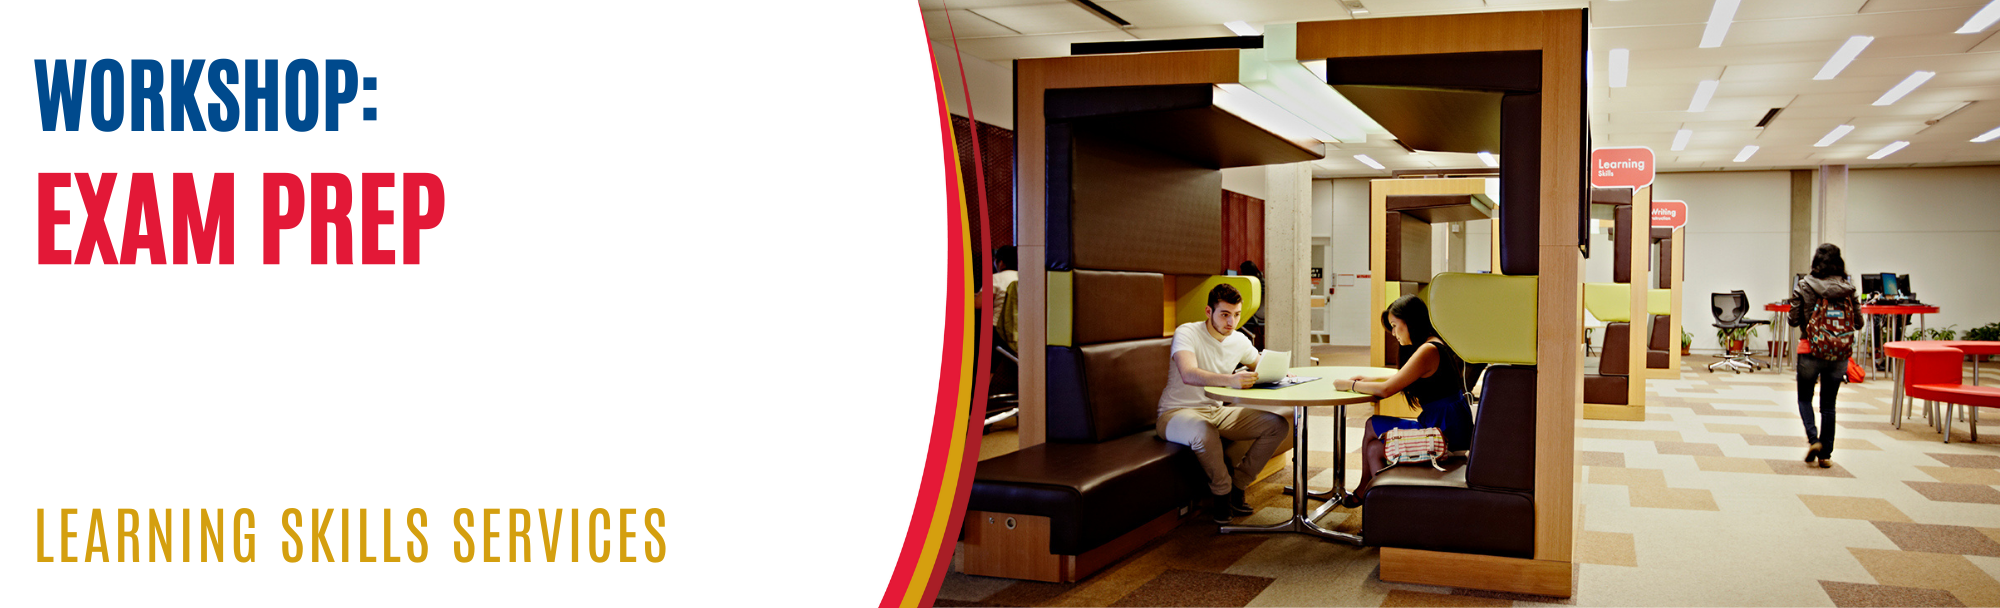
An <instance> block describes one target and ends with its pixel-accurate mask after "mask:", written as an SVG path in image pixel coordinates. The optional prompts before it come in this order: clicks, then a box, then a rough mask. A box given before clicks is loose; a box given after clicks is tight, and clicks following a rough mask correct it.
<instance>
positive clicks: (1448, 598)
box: [1382, 589, 1514, 608]
mask: <svg viewBox="0 0 2000 608" xmlns="http://www.w3.org/2000/svg"><path fill="white" fill-rule="evenodd" d="M1513 605H1514V602H1510V601H1507V600H1500V599H1492V598H1484V597H1473V596H1469V595H1450V594H1443V593H1426V592H1422V591H1408V590H1403V589H1391V590H1389V596H1388V597H1385V598H1382V606H1383V607H1384V608H1388V607H1390V606H1513Z"/></svg>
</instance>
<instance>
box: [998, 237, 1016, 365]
mask: <svg viewBox="0 0 2000 608" xmlns="http://www.w3.org/2000/svg"><path fill="white" fill-rule="evenodd" d="M1018 255H1019V254H1017V253H1015V249H1014V246H1013V245H1001V246H999V247H996V248H994V249H993V329H994V330H995V331H998V332H1000V339H1001V340H1002V341H1005V342H1006V343H1007V350H1010V351H1011V350H1017V349H1016V347H1015V344H1016V343H1017V342H1016V340H1017V339H1018V337H1017V336H1016V335H1015V334H1016V332H1017V331H1018V330H1017V329H1016V321H1017V319H1016V318H1015V315H1016V314H1017V313H1015V312H1014V309H1013V308H1008V307H1007V288H1008V287H1011V286H1013V285H1014V283H1015V282H1017V281H1020V280H1021V273H1020V271H1019V270H1017V267H1018V266H1019V261H1018V259H1019V258H1018Z"/></svg>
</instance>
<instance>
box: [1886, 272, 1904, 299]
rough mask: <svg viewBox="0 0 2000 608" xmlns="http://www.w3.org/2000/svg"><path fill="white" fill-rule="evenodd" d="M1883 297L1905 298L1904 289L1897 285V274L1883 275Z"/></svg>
mask: <svg viewBox="0 0 2000 608" xmlns="http://www.w3.org/2000/svg"><path fill="white" fill-rule="evenodd" d="M1882 295H1885V296H1888V297H1891V298H1900V297H1903V289H1902V288H1901V287H1899V286H1897V285H1896V273H1893V272H1884V273H1882Z"/></svg>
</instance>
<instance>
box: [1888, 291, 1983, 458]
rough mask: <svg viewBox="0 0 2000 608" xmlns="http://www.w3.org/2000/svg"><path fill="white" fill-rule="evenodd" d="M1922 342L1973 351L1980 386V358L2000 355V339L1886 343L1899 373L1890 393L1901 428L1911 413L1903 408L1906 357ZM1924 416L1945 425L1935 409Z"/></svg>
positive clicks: (1891, 413) (1974, 380)
mask: <svg viewBox="0 0 2000 608" xmlns="http://www.w3.org/2000/svg"><path fill="white" fill-rule="evenodd" d="M1885 308H1886V307H1885ZM1908 308H1931V309H1932V312H1936V308H1937V307H1935V306H1924V307H1908ZM1919 314H1922V313H1919ZM1919 345H1929V346H1945V347H1950V348H1956V349H1958V350H1960V351H1963V352H1965V354H1967V355H1971V356H1972V385H1973V386H1979V359H1980V358H1981V355H2000V342H1982V341H1973V340H1899V341H1896V342H1890V343H1887V344H1883V345H1882V350H1883V352H1885V353H1887V354H1888V355H1889V357H1890V359H1891V361H1890V366H1889V367H1890V369H1891V370H1892V372H1893V373H1894V374H1895V376H1894V378H1895V380H1894V381H1895V383H1896V384H1895V386H1894V387H1893V388H1894V392H1892V393H1890V396H1889V421H1890V422H1892V423H1895V425H1896V428H1899V429H1900V428H1903V418H1906V417H1908V416H1909V413H1908V412H1906V411H1904V410H1903V365H1902V364H1903V361H1902V359H1903V356H1904V355H1905V354H1908V352H1909V348H1910V347H1912V346H1919ZM1924 416H1925V417H1927V418H1930V419H1931V426H1932V427H1933V428H1937V427H1939V426H1941V424H1940V423H1942V422H1943V421H1942V420H1939V419H1938V418H1939V417H1937V416H1933V415H1932V412H1931V411H1930V410H1929V409H1925V410H1924ZM1972 416H1973V419H1974V420H1978V419H1979V410H1978V409H1977V408H1974V409H1973V411H1972ZM1975 432H1976V431H1975ZM1945 441H1946V443H1950V441H1951V439H1950V437H1949V436H1948V435H1947V436H1946V438H1945Z"/></svg>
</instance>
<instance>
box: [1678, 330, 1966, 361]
mask: <svg viewBox="0 0 2000 608" xmlns="http://www.w3.org/2000/svg"><path fill="white" fill-rule="evenodd" d="M1994 325H1996V326H2000V323H1995V324H1994ZM1692 354H1694V332H1691V331H1688V330H1687V328H1681V356H1683V357H1686V356H1688V355H1692Z"/></svg>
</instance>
